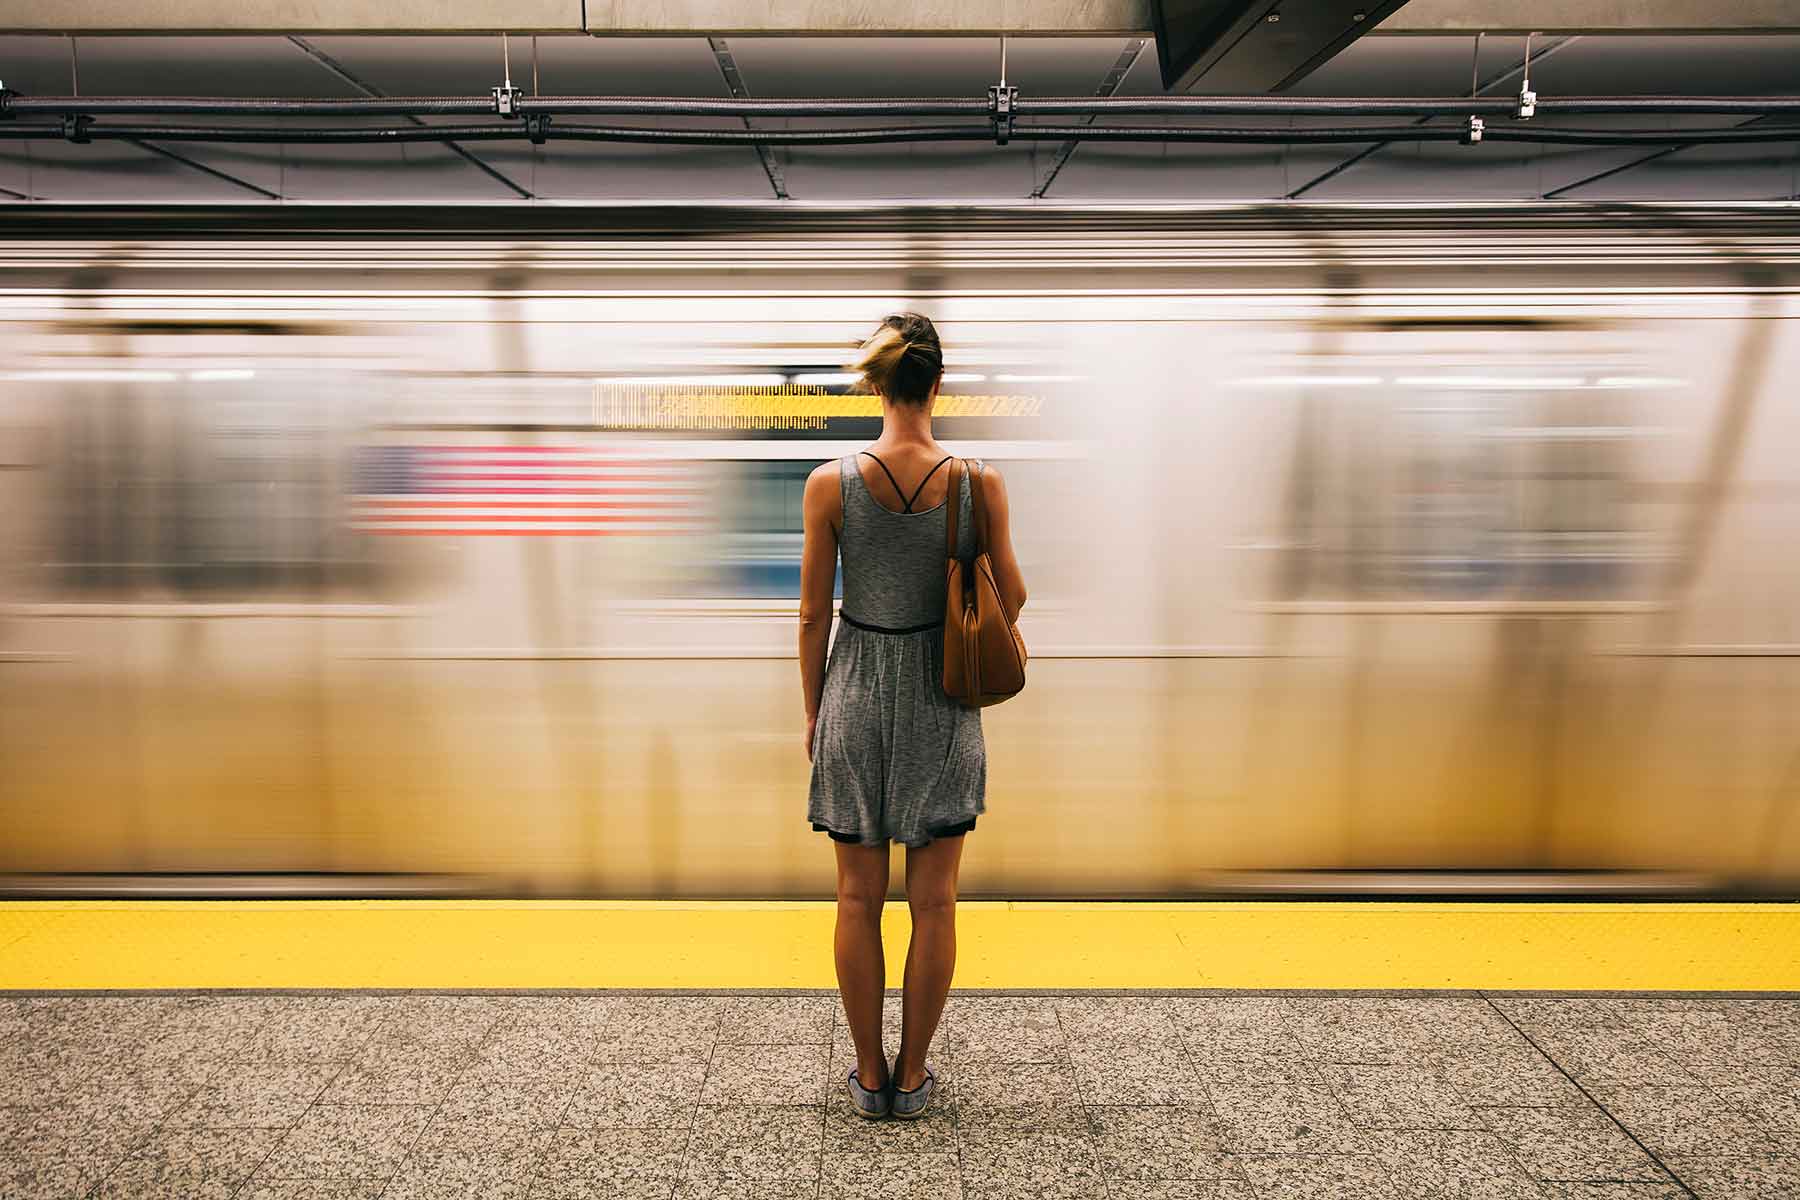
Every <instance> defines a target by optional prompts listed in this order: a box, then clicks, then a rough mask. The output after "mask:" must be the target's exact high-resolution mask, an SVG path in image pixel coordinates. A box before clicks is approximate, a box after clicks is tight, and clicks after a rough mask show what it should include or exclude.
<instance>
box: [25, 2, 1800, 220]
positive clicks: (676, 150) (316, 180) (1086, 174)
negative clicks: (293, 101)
mask: <svg viewBox="0 0 1800 1200" xmlns="http://www.w3.org/2000/svg"><path fill="white" fill-rule="evenodd" d="M1524 45H1525V42H1524V38H1522V37H1518V36H1512V35H1506V36H1499V35H1490V36H1487V37H1485V38H1483V39H1482V40H1481V45H1480V54H1479V58H1477V56H1476V54H1475V50H1476V39H1475V38H1474V37H1471V36H1463V35H1411V36H1369V37H1365V38H1362V39H1361V40H1359V41H1357V42H1355V43H1353V44H1352V45H1351V46H1350V47H1349V48H1348V49H1346V50H1345V51H1344V52H1343V53H1342V54H1340V55H1338V56H1337V57H1336V58H1335V59H1333V60H1332V61H1331V62H1329V63H1327V64H1326V65H1325V66H1324V67H1322V68H1321V69H1319V70H1318V71H1317V72H1315V73H1314V74H1312V75H1311V76H1310V77H1308V78H1307V79H1305V80H1304V81H1303V82H1302V83H1300V84H1299V85H1298V86H1297V87H1295V88H1293V89H1291V90H1290V91H1289V92H1287V93H1286V94H1288V95H1295V96H1334V97H1344V96H1457V95H1464V96H1466V95H1468V94H1469V92H1470V90H1471V81H1472V79H1473V80H1476V81H1478V82H1479V84H1481V85H1483V86H1484V89H1485V90H1484V92H1483V94H1484V95H1489V96H1504V95H1516V94H1517V92H1518V90H1519V84H1520V79H1519V74H1518V72H1517V68H1518V67H1519V65H1520V63H1521V61H1522V57H1523V52H1524ZM509 50H510V56H511V74H512V79H513V82H514V83H515V84H518V85H519V86H521V87H522V88H524V89H525V92H526V94H527V95H529V94H530V93H531V92H532V91H533V89H534V88H535V89H536V90H538V91H540V92H542V93H544V94H562V95H630V96H704V97H712V98H718V99H729V98H730V97H731V96H732V95H733V91H732V86H731V84H730V82H728V80H729V79H730V78H731V77H732V74H733V72H734V71H735V78H736V80H737V83H738V87H739V92H738V93H737V94H739V95H747V96H751V97H757V98H767V99H778V98H790V97H791V98H799V97H844V98H855V97H880V96H909V97H927V96H968V97H985V95H986V91H987V88H988V86H989V85H990V84H993V83H995V82H997V80H998V76H999V70H1000V43H999V40H998V39H997V38H988V37H937V38H934V37H917V36H910V37H830V38H825V37H748V36H733V37H729V38H707V37H699V36H692V37H690V36H682V37H591V36H582V35H557V36H539V37H537V38H535V39H533V38H531V37H528V36H514V37H512V38H510V39H509ZM1006 77H1007V82H1008V83H1009V84H1013V85H1015V86H1017V87H1018V88H1019V89H1020V93H1021V95H1037V96H1048V95H1093V94H1095V92H1096V90H1097V89H1100V88H1103V87H1104V86H1106V83H1107V81H1108V80H1109V78H1110V79H1112V80H1115V81H1116V82H1117V90H1116V94H1118V95H1125V96H1130V95H1158V94H1161V84H1160V80H1159V78H1158V69H1157V60H1156V49H1155V46H1154V45H1153V44H1150V43H1149V42H1148V41H1147V40H1145V39H1143V38H1140V37H1118V36H1105V37H1099V36H1095V37H1012V38H1008V39H1007V42H1006ZM501 78H502V47H501V39H500V38H499V37H497V36H491V35H453V36H450V35H446V36H414V35H408V36H367V35H357V36H346V35H314V34H309V35H305V36H299V37H284V36H279V35H272V34H258V35H251V36H212V35H207V36H197V35H158V36H107V35H83V36H80V37H77V38H75V39H74V43H73V54H72V53H71V40H70V39H69V38H67V37H59V36H50V35H22V34H13V35H0V82H4V85H5V86H6V87H8V88H11V89H14V90H16V91H18V92H19V93H21V94H22V95H26V96H66V95H69V94H70V93H71V92H73V91H77V90H78V91H79V93H80V94H82V95H90V96H98V95H109V96H213V97H231V96H259V97H295V98H301V97H306V98H343V99H350V98H355V97H358V96H366V95H377V94H378V95H386V96H394V97H401V96H485V95H486V94H487V93H488V90H489V89H490V88H492V87H493V86H495V85H496V84H498V83H500V82H501ZM1531 82H1532V88H1533V89H1534V90H1535V91H1536V92H1537V93H1538V95H1539V96H1540V97H1543V96H1554V95H1564V96H1576V95H1586V96H1596V95H1609V96H1626V95H1629V96H1676V95H1735V96H1757V95H1777V94H1793V93H1796V92H1800V34H1794V33H1777V34H1769V33H1764V34H1758V35H1748V34H1732V35H1699V36H1693V35H1618V34H1586V35H1560V34H1549V35H1543V36H1540V37H1538V38H1536V39H1535V40H1534V42H1533V63H1532V68H1531ZM421 119H422V120H424V121H426V122H432V121H436V120H439V119H440V118H432V117H425V118H421ZM1780 119H1781V118H1771V120H1780ZM142 120H144V121H154V120H156V118H143V119H142ZM164 120H168V121H171V122H176V123H180V122H182V121H183V120H184V119H183V118H164ZM444 120H456V119H448V118H446V119H444ZM763 120H766V121H768V125H767V127H768V128H804V127H807V126H808V121H806V120H804V119H799V118H787V119H780V118H759V123H760V122H761V121H763ZM1290 120H1292V118H1286V117H1263V118H1243V119H1241V121H1239V122H1238V123H1241V124H1246V125H1248V124H1261V125H1270V126H1275V127H1280V126H1281V125H1282V124H1283V123H1284V122H1287V121H1290ZM1411 120H1412V118H1398V119H1396V118H1388V119H1386V121H1385V122H1384V121H1383V120H1378V119H1370V120H1359V121H1358V122H1357V123H1358V124H1368V125H1374V124H1383V123H1391V124H1408V123H1410V121H1411ZM1549 120H1554V118H1550V119H1549ZM1663 120H1664V121H1665V124H1664V125H1663V126H1661V127H1663V128H1671V129H1680V128H1688V127H1699V126H1707V127H1719V126H1723V125H1730V124H1738V123H1742V122H1743V121H1744V120H1745V118H1744V117H1742V116H1734V117H1728V118H1719V117H1706V116H1689V115H1682V116H1671V117H1666V118H1663ZM657 121H661V122H662V123H666V124H683V123H685V124H687V125H689V126H707V125H709V124H714V125H716V124H718V122H717V121H716V120H709V119H701V118H660V119H657V120H651V119H645V120H644V121H643V122H642V123H657ZM189 123H191V121H190V122H189ZM253 123H258V124H267V123H268V122H267V120H266V119H265V120H259V121H256V122H253ZM315 123H316V119H315ZM342 123H351V122H350V121H349V120H346V121H344V122H342ZM377 123H379V122H377ZM390 123H391V121H390ZM889 123H892V122H889ZM1572 123H1575V124H1580V125H1582V126H1586V127H1594V126H1602V125H1606V124H1608V123H1609V119H1608V118H1592V117H1589V118H1583V119H1580V120H1576V121H1573V122H1572ZM1616 123H1617V124H1619V125H1620V126H1621V127H1624V126H1625V125H1626V124H1628V122H1626V121H1625V120H1623V119H1621V120H1619V121H1617V122H1616ZM813 124H816V122H813ZM1629 124H1630V127H1634V128H1644V127H1645V120H1644V118H1643V117H1641V116H1639V117H1633V118H1630V121H1629ZM1065 149H1066V147H1064V146H1062V145H1059V144H1058V143H1056V142H1031V143H1027V142H1014V143H1011V144H1009V145H1006V146H996V145H992V144H987V143H954V144H930V143H909V144H895V145H877V146H839V147H772V148H767V149H766V150H764V151H762V152H759V151H758V149H757V148H756V147H753V146H742V145H732V146H705V147H696V146H655V145H617V144H596V143H572V142H551V143H549V144H547V145H544V146H532V145H531V144H529V143H528V142H525V141H523V140H520V141H517V142H483V143H474V144H470V145H468V146H449V145H445V144H441V143H431V142H428V143H412V144H403V145H393V146H365V145H354V146H343V145H336V146H333V145H297V144H292V143H285V144H279V145H219V144H207V143H190V142H169V143H167V144H162V143H157V142H155V140H154V139H143V140H140V141H138V142H100V141H96V142H93V143H90V144H75V143H70V142H64V141H27V140H24V139H18V138H14V139H8V138H7V137H6V136H5V126H4V124H3V123H0V203H16V204H27V203H33V202H63V203H106V204H120V203H182V204H186V203H197V204H205V203H231V204H237V203H244V202H255V201H257V200H259V199H261V200H266V201H268V202H270V203H278V202H296V203H332V204H343V203H352V204H354V203H384V204H385V203H400V204H405V203H439V202H454V203H481V202H496V203H500V202H509V201H510V202H518V203H530V202H534V201H544V202H557V203H580V202H619V201H656V202H663V201H666V202H679V201H770V200H776V199H791V200H792V201H794V202H796V203H830V204H844V203H861V202H871V203H874V202H888V201H945V202H958V201H982V202H994V201H1016V202H1018V203H1020V204H1034V203H1039V204H1041V203H1059V202H1060V203H1128V202H1152V203H1179V202H1218V201H1240V200H1243V201H1261V200H1275V199H1282V198H1291V199H1306V200H1315V201H1340V202H1343V201H1383V202H1386V201H1425V202H1430V201H1444V202H1453V201H1494V200H1536V199H1566V200H1594V201H1601V200H1609V201H1682V202H1693V201H1743V200H1757V201H1769V200H1791V199H1796V198H1800V125H1796V128H1795V137H1794V139H1793V140H1790V141H1778V142H1768V143H1761V144H1755V145H1732V146H1689V147H1685V148H1681V149H1676V150H1673V151H1671V150H1670V149H1668V148H1663V149H1660V150H1659V149H1656V148H1646V147H1643V146H1632V147H1581V146H1562V145H1557V146H1539V145H1519V144H1500V143H1491V142H1490V143H1483V144H1480V145H1473V146H1464V145H1457V144H1454V143H1448V144H1445V143H1433V144H1395V145H1388V146H1377V145H1376V144H1374V143H1368V144H1356V145H1292V144H1274V145H1256V146H1218V145H1194V144H1181V143H1135V144H1126V143H1098V142H1089V143H1084V144H1082V145H1080V146H1079V147H1078V148H1076V149H1075V150H1074V151H1073V152H1072V153H1064V151H1065Z"/></svg>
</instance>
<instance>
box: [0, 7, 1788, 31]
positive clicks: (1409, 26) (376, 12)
mask: <svg viewBox="0 0 1800 1200" xmlns="http://www.w3.org/2000/svg"><path fill="white" fill-rule="evenodd" d="M1153 27H1154V21H1153V16H1152V11H1151V0H993V2H991V3H987V4H945V3H943V0H884V2H883V3H881V4H875V5H866V4H859V3H854V2H853V0H586V3H585V4H584V3H583V0H504V2H502V0H383V2H382V3H380V4H369V3H366V2H365V0H82V2H81V3H78V4H61V5H58V4H48V3H45V0H0V33H46V34H62V33H77V34H80V33H275V34H289V33H299V34H325V33H499V32H501V31H503V30H504V31H507V32H510V33H546V34H551V33H563V34H581V33H596V34H662V35H669V36H676V35H687V36H702V37H705V36H713V37H728V36H731V35H734V34H763V35H788V34H794V35H812V36H820V37H832V36H855V35H889V36H892V35H900V34H918V35H937V36H951V37H954V36H963V35H968V36H992V35H994V34H1000V33H1007V34H1014V35H1017V36H1020V37H1034V36H1036V37H1055V36H1061V35H1070V36H1083V37H1133V36H1137V37H1143V36H1147V35H1149V34H1150V33H1151V31H1152V29H1153ZM1532 30H1535V31H1538V32H1541V33H1594V34H1625V33H1777V32H1790V33H1791V32H1800V4H1796V3H1794V2H1793V0H1410V3H1408V4H1407V5H1406V6H1405V7H1404V8H1402V9H1400V11H1399V12H1397V13H1395V14H1394V15H1393V16H1391V17H1389V18H1388V19H1387V20H1385V21H1383V22H1381V23H1380V24H1379V25H1378V26H1377V27H1376V28H1375V29H1374V30H1372V31H1371V33H1370V35H1371V36H1380V35H1382V34H1402V35H1409V34H1454V33H1471V34H1472V33H1478V32H1485V33H1524V32H1527V31H1532Z"/></svg>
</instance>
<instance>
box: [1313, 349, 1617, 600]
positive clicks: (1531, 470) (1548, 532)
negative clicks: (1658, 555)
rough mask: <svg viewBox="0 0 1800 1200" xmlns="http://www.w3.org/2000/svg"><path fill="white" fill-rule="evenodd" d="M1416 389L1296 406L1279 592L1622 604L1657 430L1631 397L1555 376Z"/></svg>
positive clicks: (1453, 381) (1465, 380)
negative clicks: (1639, 484)
mask: <svg viewBox="0 0 1800 1200" xmlns="http://www.w3.org/2000/svg"><path fill="white" fill-rule="evenodd" d="M1425 382H1426V381H1421V386H1414V387H1411V388H1406V389H1396V390H1395V391H1393V392H1391V393H1388V394H1387V395H1386V396H1385V397H1378V396H1371V395H1369V394H1368V393H1367V392H1362V391H1358V392H1357V393H1355V394H1352V393H1350V392H1344V393H1341V394H1338V395H1330V396H1320V397H1315V400H1316V402H1315V403H1312V404H1309V405H1307V406H1306V407H1305V408H1304V409H1303V410H1302V413H1303V415H1302V417H1301V420H1300V422H1299V424H1298V426H1297V427H1296V431H1295V436H1296V439H1297V445H1296V449H1295V460H1296V463H1297V464H1299V466H1300V469H1298V470H1297V476H1298V478H1299V479H1300V481H1301V489H1300V493H1299V496H1298V502H1295V503H1292V504H1290V507H1289V512H1288V517H1287V520H1288V521H1289V522H1290V536H1289V537H1287V538H1284V539H1282V540H1283V542H1284V543H1285V544H1286V545H1288V546H1289V547H1292V548H1295V550H1294V553H1297V554H1298V556H1299V559H1300V561H1292V560H1291V561H1290V562H1289V563H1288V568H1289V569H1288V571H1287V573H1286V574H1285V576H1284V578H1283V587H1284V590H1285V591H1286V593H1287V594H1286V596H1285V598H1286V599H1290V600H1321V601H1326V600H1380V599H1420V600H1438V599H1441V600H1457V599H1483V600H1488V599H1495V598H1506V599H1514V600H1534V601H1543V600H1615V599H1626V598H1629V593H1630V592H1631V591H1632V589H1633V588H1634V587H1636V586H1637V584H1638V582H1639V576H1638V574H1637V572H1636V570H1635V568H1636V567H1637V566H1638V564H1640V563H1641V562H1642V561H1644V559H1645V558H1646V557H1647V553H1648V552H1647V549H1646V540H1647V538H1648V537H1649V532H1648V530H1647V529H1646V528H1645V525H1644V519H1643V515H1642V514H1641V513H1639V512H1638V511H1636V510H1635V509H1634V508H1633V506H1632V505H1631V504H1630V503H1629V496H1630V490H1631V487H1632V484H1633V477H1634V461H1635V458H1636V451H1637V449H1638V445H1639V443H1640V442H1641V440H1642V438H1644V437H1646V436H1649V435H1650V434H1651V432H1652V431H1650V430H1647V429H1645V428H1643V426H1642V423H1641V422H1638V421H1634V419H1633V417H1632V412H1631V409H1630V408H1629V405H1628V401H1629V397H1628V396H1627V395H1625V394H1623V393H1622V392H1620V391H1616V390H1606V389H1594V390H1585V389H1582V388H1581V387H1579V386H1576V385H1567V386H1565V385H1564V381H1563V380H1562V379H1561V378H1560V377H1559V378H1547V379H1544V380H1541V381H1532V380H1526V379H1523V378H1520V379H1519V380H1518V381H1517V382H1516V383H1515V382H1514V381H1512V380H1509V379H1508V378H1507V377H1505V376H1499V377H1496V378H1494V379H1489V378H1486V377H1451V378H1449V379H1448V380H1447V381H1446V382H1444V383H1443V384H1441V385H1438V386H1422V385H1423V383H1425Z"/></svg>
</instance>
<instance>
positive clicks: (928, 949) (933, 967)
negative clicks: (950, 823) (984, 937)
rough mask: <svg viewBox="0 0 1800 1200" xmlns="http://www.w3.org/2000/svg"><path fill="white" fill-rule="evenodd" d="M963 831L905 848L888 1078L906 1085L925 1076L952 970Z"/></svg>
mask: <svg viewBox="0 0 1800 1200" xmlns="http://www.w3.org/2000/svg"><path fill="white" fill-rule="evenodd" d="M962 846H963V835H961V834H958V835H956V836H954V837H943V838H937V839H935V840H933V841H932V842H931V843H930V844H929V845H925V846H920V847H919V848H918V849H916V850H915V849H913V848H911V847H908V848H907V851H906V903H907V906H908V907H909V908H910V909H912V925H913V929H912V942H911V944H910V945H909V946H907V948H906V994H905V999H904V1001H903V1002H902V1004H901V1018H900V1022H901V1024H900V1057H899V1059H898V1061H897V1062H896V1064H895V1068H894V1083H895V1086H896V1087H899V1088H900V1089H901V1090H903V1091H908V1092H910V1091H912V1090H913V1089H914V1088H916V1087H918V1086H919V1085H920V1084H922V1083H924V1082H925V1051H926V1049H927V1047H929V1046H930V1045H931V1038H932V1035H933V1034H935V1033H936V1032H937V1027H938V1020H939V1018H941V1017H942V1016H943V1015H944V1001H945V999H946V998H948V996H949V995H950V977H951V976H952V975H954V974H955V973H956V874H957V870H958V868H959V867H960V866H961V864H962Z"/></svg>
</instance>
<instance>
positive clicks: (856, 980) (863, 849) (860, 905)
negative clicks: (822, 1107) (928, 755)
mask: <svg viewBox="0 0 1800 1200" xmlns="http://www.w3.org/2000/svg"><path fill="white" fill-rule="evenodd" d="M832 845H834V846H836V847H837V934H836V937H835V939H834V948H835V950H836V954H837V977H838V991H839V992H840V993H841V994H842V995H843V997H844V1019H845V1020H846V1021H848V1022H849V1024H850V1037H851V1040H852V1041H854V1042H855V1043H856V1078H857V1081H858V1082H859V1083H861V1084H862V1085H863V1086H864V1087H866V1088H879V1087H883V1086H885V1085H886V1084H887V1056H886V1052H885V1051H884V1050H883V1049H882V1046H881V1000H882V995H883V992H884V990H885V989H886V987H887V962H886V960H885V959H884V957H883V956H882V952H881V906H882V902H883V901H885V900H886V899H887V890H888V847H887V843H885V842H884V843H882V844H881V845H880V846H862V845H857V844H855V843H852V842H839V841H833V842H832Z"/></svg>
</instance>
